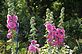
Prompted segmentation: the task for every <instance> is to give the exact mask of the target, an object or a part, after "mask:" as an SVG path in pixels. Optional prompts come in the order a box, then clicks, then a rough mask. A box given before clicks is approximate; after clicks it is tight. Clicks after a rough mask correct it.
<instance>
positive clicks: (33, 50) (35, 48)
mask: <svg viewBox="0 0 82 54" xmlns="http://www.w3.org/2000/svg"><path fill="white" fill-rule="evenodd" d="M38 47H39V44H37V41H36V40H32V41H31V44H30V45H29V48H28V50H29V52H31V53H36V52H37V51H38V52H39V48H38Z"/></svg>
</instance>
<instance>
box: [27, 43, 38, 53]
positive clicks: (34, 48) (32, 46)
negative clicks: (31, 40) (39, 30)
mask: <svg viewBox="0 0 82 54" xmlns="http://www.w3.org/2000/svg"><path fill="white" fill-rule="evenodd" d="M28 50H29V51H30V52H34V53H35V52H36V50H37V48H36V46H34V45H32V44H31V45H30V46H29V49H28Z"/></svg>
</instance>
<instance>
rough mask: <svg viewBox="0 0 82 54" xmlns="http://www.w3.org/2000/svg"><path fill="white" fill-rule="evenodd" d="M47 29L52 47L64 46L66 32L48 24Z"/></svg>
mask: <svg viewBox="0 0 82 54" xmlns="http://www.w3.org/2000/svg"><path fill="white" fill-rule="evenodd" d="M45 27H46V29H47V31H48V36H47V40H48V43H49V44H50V45H52V46H60V45H63V41H64V36H65V30H64V29H60V28H56V27H55V26H53V25H52V24H50V23H46V24H45Z"/></svg>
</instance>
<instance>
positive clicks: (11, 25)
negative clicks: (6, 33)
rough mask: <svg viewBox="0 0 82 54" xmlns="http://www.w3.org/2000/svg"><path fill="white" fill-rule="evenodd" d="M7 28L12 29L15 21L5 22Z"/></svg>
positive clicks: (14, 26)
mask: <svg viewBox="0 0 82 54" xmlns="http://www.w3.org/2000/svg"><path fill="white" fill-rule="evenodd" d="M7 28H8V29H14V28H16V23H13V22H9V23H8V24H7Z"/></svg>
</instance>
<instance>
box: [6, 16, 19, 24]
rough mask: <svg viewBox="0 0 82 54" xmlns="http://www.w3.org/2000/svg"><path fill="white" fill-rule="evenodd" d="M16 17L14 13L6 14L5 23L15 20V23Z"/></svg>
mask: <svg viewBox="0 0 82 54" xmlns="http://www.w3.org/2000/svg"><path fill="white" fill-rule="evenodd" d="M17 21H18V17H17V16H16V15H7V23H8V22H15V23H17Z"/></svg>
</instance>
